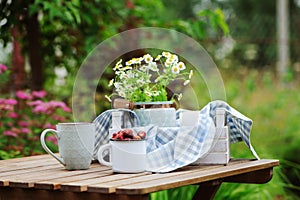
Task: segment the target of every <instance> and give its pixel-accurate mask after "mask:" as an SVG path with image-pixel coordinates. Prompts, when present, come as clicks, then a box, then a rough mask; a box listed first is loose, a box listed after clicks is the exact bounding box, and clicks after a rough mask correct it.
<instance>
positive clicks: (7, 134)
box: [3, 131, 17, 137]
mask: <svg viewBox="0 0 300 200" xmlns="http://www.w3.org/2000/svg"><path fill="white" fill-rule="evenodd" d="M3 135H6V136H12V137H17V133H15V132H13V131H3Z"/></svg>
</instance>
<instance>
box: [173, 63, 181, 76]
mask: <svg viewBox="0 0 300 200" xmlns="http://www.w3.org/2000/svg"><path fill="white" fill-rule="evenodd" d="M179 71H180V69H179V67H178V66H177V65H173V67H172V73H173V74H179Z"/></svg>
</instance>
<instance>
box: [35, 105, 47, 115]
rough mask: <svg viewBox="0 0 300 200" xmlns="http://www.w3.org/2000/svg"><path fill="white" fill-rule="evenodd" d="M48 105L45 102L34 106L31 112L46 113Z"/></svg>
mask: <svg viewBox="0 0 300 200" xmlns="http://www.w3.org/2000/svg"><path fill="white" fill-rule="evenodd" d="M48 110H49V109H48V106H47V104H40V105H37V106H35V108H34V109H33V112H35V113H46V112H47V111H48Z"/></svg>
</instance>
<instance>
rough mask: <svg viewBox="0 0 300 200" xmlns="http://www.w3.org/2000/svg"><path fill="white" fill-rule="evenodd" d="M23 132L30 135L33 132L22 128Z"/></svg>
mask: <svg viewBox="0 0 300 200" xmlns="http://www.w3.org/2000/svg"><path fill="white" fill-rule="evenodd" d="M21 132H22V133H26V134H28V133H30V132H31V131H30V130H29V129H28V128H21Z"/></svg>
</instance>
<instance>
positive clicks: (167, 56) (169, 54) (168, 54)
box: [161, 51, 171, 58]
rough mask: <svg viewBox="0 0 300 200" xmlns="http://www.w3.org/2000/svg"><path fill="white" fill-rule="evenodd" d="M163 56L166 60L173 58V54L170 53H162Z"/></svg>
mask: <svg viewBox="0 0 300 200" xmlns="http://www.w3.org/2000/svg"><path fill="white" fill-rule="evenodd" d="M161 55H163V56H164V57H166V58H169V57H170V56H171V53H170V52H166V51H164V52H162V54H161Z"/></svg>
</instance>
